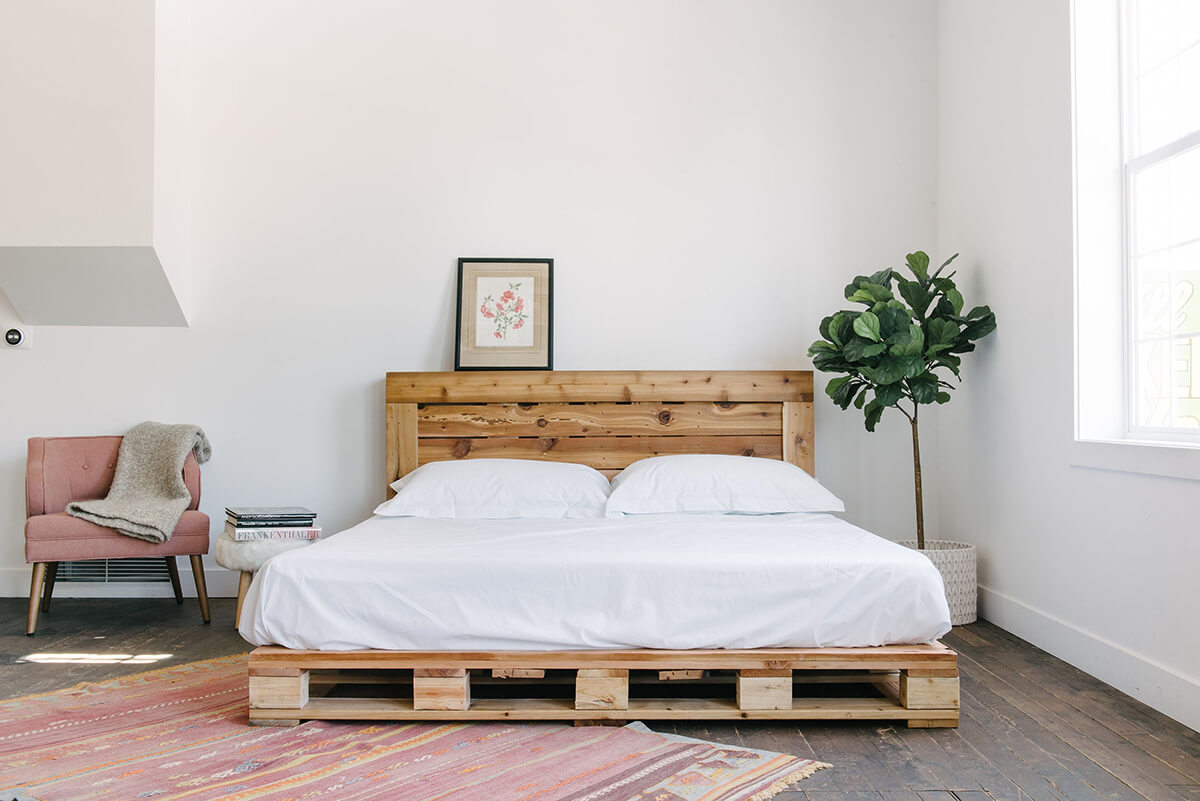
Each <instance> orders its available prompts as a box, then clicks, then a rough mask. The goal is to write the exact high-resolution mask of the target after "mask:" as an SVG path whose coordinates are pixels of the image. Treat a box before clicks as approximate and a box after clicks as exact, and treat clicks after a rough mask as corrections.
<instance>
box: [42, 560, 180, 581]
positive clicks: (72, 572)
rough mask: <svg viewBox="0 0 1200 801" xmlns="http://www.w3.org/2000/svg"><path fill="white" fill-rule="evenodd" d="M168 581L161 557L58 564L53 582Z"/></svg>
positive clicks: (168, 575) (168, 577) (169, 578)
mask: <svg viewBox="0 0 1200 801" xmlns="http://www.w3.org/2000/svg"><path fill="white" fill-rule="evenodd" d="M170 580H171V575H170V574H169V573H168V572H167V563H166V561H165V560H164V559H163V558H162V557H161V556H146V557H133V558H131V559H89V560H87V561H86V562H59V564H58V575H57V576H55V581H89V582H98V583H101V584H115V583H119V582H128V581H170Z"/></svg>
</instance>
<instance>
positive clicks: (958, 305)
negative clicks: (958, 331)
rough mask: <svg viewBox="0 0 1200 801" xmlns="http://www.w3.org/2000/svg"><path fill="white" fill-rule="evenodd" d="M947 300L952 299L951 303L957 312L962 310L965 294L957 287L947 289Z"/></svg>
mask: <svg viewBox="0 0 1200 801" xmlns="http://www.w3.org/2000/svg"><path fill="white" fill-rule="evenodd" d="M946 300H948V301H950V305H951V306H953V307H954V313H955V314H959V313H961V312H962V307H963V296H962V293H961V292H959V291H958V290H957V289H947V290H946Z"/></svg>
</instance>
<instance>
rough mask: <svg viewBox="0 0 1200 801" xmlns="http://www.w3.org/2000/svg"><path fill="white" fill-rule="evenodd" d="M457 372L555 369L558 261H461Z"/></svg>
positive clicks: (456, 315)
mask: <svg viewBox="0 0 1200 801" xmlns="http://www.w3.org/2000/svg"><path fill="white" fill-rule="evenodd" d="M454 369H455V370H552V369H554V259H501V258H462V259H459V260H458V299H457V305H456V308H455V326H454Z"/></svg>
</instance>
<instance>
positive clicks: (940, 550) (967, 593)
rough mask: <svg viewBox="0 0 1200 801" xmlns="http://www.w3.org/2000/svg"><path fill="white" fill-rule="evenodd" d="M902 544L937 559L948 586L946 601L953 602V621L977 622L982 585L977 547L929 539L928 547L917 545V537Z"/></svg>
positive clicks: (958, 624) (956, 623) (903, 541)
mask: <svg viewBox="0 0 1200 801" xmlns="http://www.w3.org/2000/svg"><path fill="white" fill-rule="evenodd" d="M900 544H901V545H903V546H905V547H906V548H912V549H913V550H914V551H920V553H923V554H925V556H927V557H928V558H929V561H931V562H933V566H934V567H936V568H937V569H938V572H939V573H941V574H942V582H943V583H944V584H945V585H946V602H947V603H949V604H950V622H951V623H952V624H954V625H955V626H962V625H964V624H967V623H974V622H975V620H976V606H975V604H976V598H977V597H978V594H979V591H978V585H977V583H976V573H975V546H974V545H971V544H970V543H966V542H954V541H953V540H925V548H924V550H921V549H919V548H917V541H916V540H901V541H900Z"/></svg>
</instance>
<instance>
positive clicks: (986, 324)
mask: <svg viewBox="0 0 1200 801" xmlns="http://www.w3.org/2000/svg"><path fill="white" fill-rule="evenodd" d="M995 330H996V315H994V314H991V313H989V314H988V315H987V316H986V317H981V318H979V319H978V320H972V321H971V322H969V323H967V327H966V328H964V329H963V331H962V335H963V338H964V339H982V338H983V337H985V336H987V335H988V334H990V333H992V332H993V331H995Z"/></svg>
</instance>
